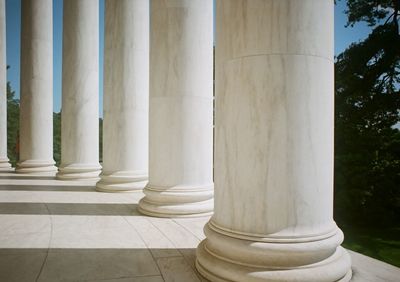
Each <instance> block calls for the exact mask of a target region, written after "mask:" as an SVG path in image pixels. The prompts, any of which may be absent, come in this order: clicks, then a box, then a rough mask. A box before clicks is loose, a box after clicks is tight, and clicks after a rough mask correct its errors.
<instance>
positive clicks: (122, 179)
mask: <svg viewBox="0 0 400 282" xmlns="http://www.w3.org/2000/svg"><path fill="white" fill-rule="evenodd" d="M147 181H148V175H147V173H141V172H137V171H117V172H113V173H110V174H107V173H103V174H102V175H101V179H100V181H99V182H97V184H96V190H97V191H100V192H138V191H140V192H141V191H142V190H143V188H144V187H145V186H146V184H147Z"/></svg>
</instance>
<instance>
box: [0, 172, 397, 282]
mask: <svg viewBox="0 0 400 282" xmlns="http://www.w3.org/2000/svg"><path fill="white" fill-rule="evenodd" d="M94 185H95V183H94V182H93V183H91V182H90V181H89V182H88V181H74V182H69V181H59V180H55V179H52V178H48V179H42V178H38V177H36V178H34V179H29V178H28V176H26V175H23V176H19V175H17V174H14V173H10V174H9V175H8V174H6V173H0V281H7V282H11V281H18V282H24V281H40V282H42V281H52V282H53V281H118V282H128V281H129V282H163V281H165V282H169V281H171V282H172V281H174V282H180V281H181V282H191V281H195V282H199V281H200V282H205V281H207V280H205V279H204V278H203V277H201V276H200V275H199V274H198V273H197V272H196V270H195V267H194V263H195V258H196V256H195V254H196V253H195V250H196V247H197V244H198V243H199V242H200V241H201V240H202V239H203V238H205V236H204V233H203V226H204V224H205V223H206V222H207V221H208V217H199V218H181V219H166V218H162V219H160V218H152V217H147V216H143V215H141V214H139V213H138V212H137V204H138V201H139V200H140V198H141V197H143V194H142V193H141V192H134V193H101V192H96V191H95V189H94ZM351 256H352V259H353V272H354V276H353V280H352V281H356V282H361V281H378V282H379V281H387V282H395V281H399V278H398V277H400V269H399V268H396V267H394V266H391V265H388V264H386V263H383V262H380V261H377V260H374V259H372V258H369V257H366V256H363V255H360V254H357V253H354V252H351Z"/></svg>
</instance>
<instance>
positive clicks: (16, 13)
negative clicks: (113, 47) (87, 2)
mask: <svg viewBox="0 0 400 282" xmlns="http://www.w3.org/2000/svg"><path fill="white" fill-rule="evenodd" d="M62 4H63V0H53V39H54V52H53V58H54V60H53V68H54V69H53V71H54V100H53V109H54V111H55V112H59V111H60V108H61V67H62V61H61V59H62V55H61V52H62ZM345 9H346V0H340V1H337V4H336V6H335V54H339V53H340V52H342V51H343V50H345V49H346V47H347V46H349V45H350V44H351V43H352V42H357V41H360V40H362V39H364V38H366V37H367V36H368V34H369V33H370V31H371V28H370V27H368V26H367V25H366V24H364V23H359V24H357V25H355V26H354V27H348V28H345V25H346V22H347V17H346V15H345V13H344V10H345ZM6 21H7V22H6V27H7V65H10V67H11V68H10V69H9V70H8V71H7V79H8V81H10V82H11V87H12V89H13V90H15V92H16V95H17V97H19V88H20V86H19V84H20V82H19V81H20V80H19V79H20V52H21V48H20V34H21V0H6ZM103 30H104V0H100V80H99V81H100V84H99V86H100V116H102V108H103V105H102V104H103V102H102V97H103V85H102V81H103V59H102V55H101V54H103V45H104V36H103Z"/></svg>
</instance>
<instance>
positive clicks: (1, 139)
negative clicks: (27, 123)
mask: <svg viewBox="0 0 400 282" xmlns="http://www.w3.org/2000/svg"><path fill="white" fill-rule="evenodd" d="M6 69H7V63H6V0H0V171H11V165H10V163H9V162H8V157H7V72H6Z"/></svg>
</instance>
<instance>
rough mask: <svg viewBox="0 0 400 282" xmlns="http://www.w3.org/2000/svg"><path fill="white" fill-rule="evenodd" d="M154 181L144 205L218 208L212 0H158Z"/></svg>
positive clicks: (153, 61)
mask: <svg viewBox="0 0 400 282" xmlns="http://www.w3.org/2000/svg"><path fill="white" fill-rule="evenodd" d="M150 26H151V31H150V34H151V35H150V41H151V47H150V140H149V143H150V145H149V146H150V165H149V183H148V185H147V186H146V188H145V189H144V193H145V195H146V196H145V197H144V198H143V199H142V200H141V201H140V203H139V210H140V211H141V212H142V213H144V214H147V215H152V216H160V217H175V216H195V215H204V214H209V213H211V212H212V209H213V186H214V185H213V179H212V158H213V155H212V151H213V150H212V142H213V121H212V119H213V94H212V93H213V1H212V0H179V1H171V0H153V1H151V25H150Z"/></svg>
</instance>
